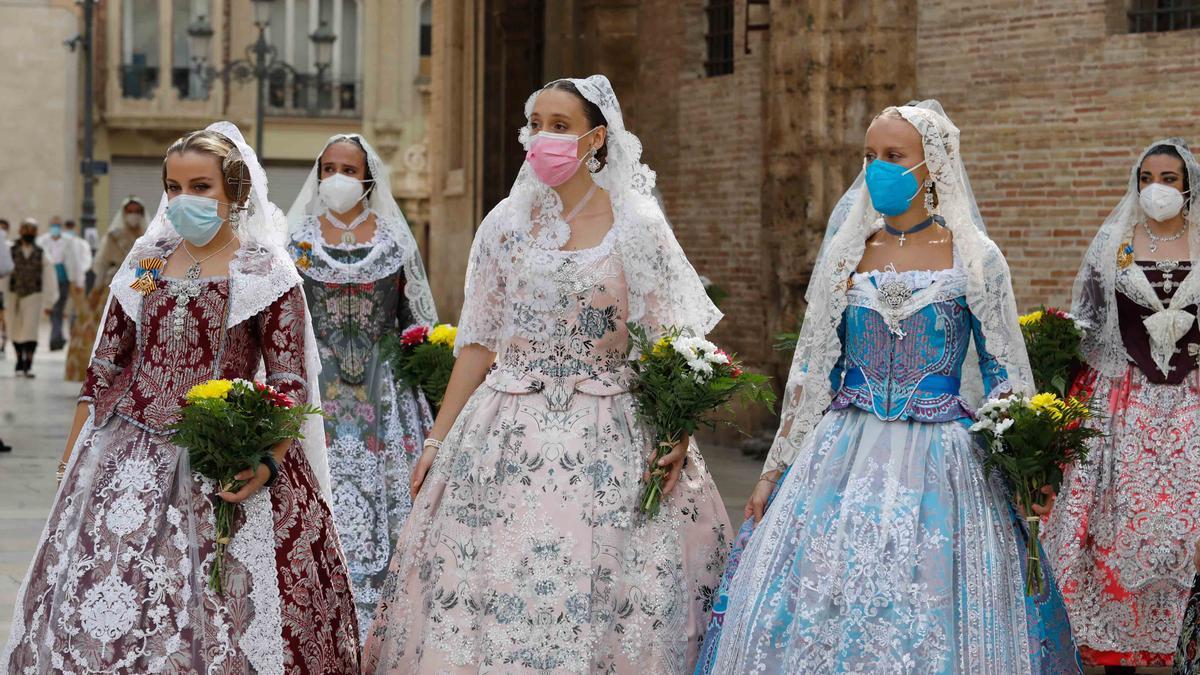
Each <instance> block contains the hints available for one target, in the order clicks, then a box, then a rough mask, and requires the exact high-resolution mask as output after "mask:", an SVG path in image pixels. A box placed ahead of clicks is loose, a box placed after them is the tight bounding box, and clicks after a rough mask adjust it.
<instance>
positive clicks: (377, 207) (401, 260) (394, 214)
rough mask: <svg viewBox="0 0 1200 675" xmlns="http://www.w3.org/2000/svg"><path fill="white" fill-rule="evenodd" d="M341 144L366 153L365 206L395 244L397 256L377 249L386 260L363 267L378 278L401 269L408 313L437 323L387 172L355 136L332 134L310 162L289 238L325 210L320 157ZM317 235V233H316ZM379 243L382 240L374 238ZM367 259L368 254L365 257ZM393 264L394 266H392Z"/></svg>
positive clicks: (290, 220)
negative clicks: (368, 176)
mask: <svg viewBox="0 0 1200 675" xmlns="http://www.w3.org/2000/svg"><path fill="white" fill-rule="evenodd" d="M342 141H357V143H358V144H359V145H360V146H361V147H362V149H363V151H364V152H366V154H367V168H368V169H369V170H370V173H371V178H372V180H373V183H372V184H371V185H369V186H367V190H368V194H367V197H366V200H367V202H366V207H367V208H368V209H370V210H371V211H373V212H374V213H375V219H376V228H377V231H378V232H382V233H383V234H384V236H385V237H386V238H387V239H388V240H390V241H392V242H395V244H396V247H397V248H398V249H399V250H400V255H398V256H396V255H392V254H391V253H392V252H391V251H390V250H385V249H384V248H382V247H379V252H378V254H377V255H380V256H386V258H387V259H386V260H381V261H378V264H375V261H371V260H365V261H364V263H365V264H364V266H365V267H371V268H372V269H373V270H374V271H375V272H376V274H373V275H372V276H373V277H374V278H376V279H377V278H379V277H382V276H386V275H388V274H391V273H393V272H395V271H396V269H398V268H399V267H400V266H403V267H404V281H405V286H404V298H405V300H406V301H407V302H408V308H409V311H410V312H411V313H412V316H413V318H414V319H415V321H416V322H417V323H419V324H422V325H425V326H432V325H434V324H435V323H437V309H436V307H435V306H434V302H433V292H432V291H431V290H430V288H429V277H428V276H427V275H426V274H425V265H424V264H423V263H422V262H421V253H420V251H419V250H418V248H417V240H416V239H414V238H413V235H412V230H411V229H410V228H409V225H408V221H407V220H406V219H405V218H404V213H403V212H402V211H401V210H400V205H399V204H397V203H396V198H395V197H394V196H393V195H392V179H391V169H390V168H389V167H388V166H387V165H386V164H384V163H383V160H382V159H381V158H380V157H379V153H377V152H376V151H375V148H373V147H372V146H371V144H370V143H368V142H367V139H365V138H363V137H362V136H361V135H359V134H336V135H334V136H331V137H330V138H329V140H328V141H326V143H325V147H323V148H321V152H320V153H319V154H318V155H317V158H316V159H315V160H314V161H313V168H312V171H310V172H309V173H308V178H307V179H306V180H305V181H304V187H303V188H301V190H300V194H299V195H298V196H297V197H296V201H294V202H292V207H291V208H290V209H288V213H287V220H288V228H289V230H290V233H291V236H292V238H295V239H300V238H302V237H305V236H309V234H311V233H309V232H308V230H309V228H312V227H314V226H315V224H316V223H315V221H316V219H317V217H318V216H321V215H323V214H324V213H326V212H327V211H328V208H327V207H326V206H325V205H324V204H323V203H322V202H321V198H320V195H319V194H318V193H317V187H318V185H320V180H319V177H320V173H321V156H322V155H324V154H325V151H326V150H327V149H329V146H331V145H333V144H334V143H338V142H342ZM318 232H319V230H318ZM377 240H378V241H379V242H380V243H382V241H383V240H382V239H381V238H378V237H377ZM368 258H370V254H368ZM393 265H394V267H393Z"/></svg>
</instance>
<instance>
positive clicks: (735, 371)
mask: <svg viewBox="0 0 1200 675" xmlns="http://www.w3.org/2000/svg"><path fill="white" fill-rule="evenodd" d="M730 374H731V375H733V376H734V377H741V376H742V369H741V368H739V367H737V366H734V367H733V372H732V373H730Z"/></svg>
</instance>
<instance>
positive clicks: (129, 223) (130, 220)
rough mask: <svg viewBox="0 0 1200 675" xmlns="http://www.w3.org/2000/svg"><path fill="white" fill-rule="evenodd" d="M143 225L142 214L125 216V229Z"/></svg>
mask: <svg viewBox="0 0 1200 675" xmlns="http://www.w3.org/2000/svg"><path fill="white" fill-rule="evenodd" d="M141 225H142V214H140V213H126V214H125V227H141Z"/></svg>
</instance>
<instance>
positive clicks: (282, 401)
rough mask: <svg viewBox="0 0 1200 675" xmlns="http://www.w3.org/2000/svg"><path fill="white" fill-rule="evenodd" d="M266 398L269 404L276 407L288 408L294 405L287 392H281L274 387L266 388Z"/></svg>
mask: <svg viewBox="0 0 1200 675" xmlns="http://www.w3.org/2000/svg"><path fill="white" fill-rule="evenodd" d="M267 400H268V401H270V402H271V405H273V406H275V407H276V408H290V407H292V406H294V405H296V404H295V403H294V402H293V401H292V398H291V397H290V396H288V395H287V394H281V393H279V392H277V391H275V390H274V389H268V390H267Z"/></svg>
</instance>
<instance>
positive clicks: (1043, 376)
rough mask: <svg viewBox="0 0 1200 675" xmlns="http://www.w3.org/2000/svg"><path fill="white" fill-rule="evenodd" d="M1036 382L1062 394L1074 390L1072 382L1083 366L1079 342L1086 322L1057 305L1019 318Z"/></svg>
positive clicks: (1063, 395)
mask: <svg viewBox="0 0 1200 675" xmlns="http://www.w3.org/2000/svg"><path fill="white" fill-rule="evenodd" d="M1018 321H1019V322H1020V324H1021V335H1022V337H1024V338H1025V350H1026V351H1028V352H1029V365H1030V367H1031V368H1032V369H1033V382H1034V385H1035V386H1036V387H1037V389H1038V391H1050V392H1054V393H1055V394H1057V395H1058V396H1059V397H1065V396H1066V395H1067V394H1069V393H1070V387H1071V381H1072V380H1073V379H1074V376H1075V373H1077V372H1078V371H1079V369H1080V368H1081V367H1082V366H1083V353H1082V352H1081V351H1080V350H1079V343H1080V341H1081V340H1082V339H1083V330H1084V325H1083V324H1081V323H1080V322H1079V321H1077V320H1076V319H1075V317H1073V316H1071V315H1070V314H1068V313H1066V312H1064V311H1062V310H1060V309H1055V308H1053V307H1042V308H1041V309H1039V310H1037V311H1034V312H1030V313H1029V314H1026V315H1024V316H1022V317H1020V318H1019V319H1018Z"/></svg>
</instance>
